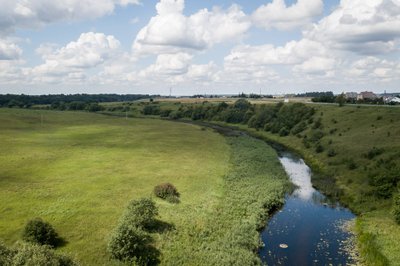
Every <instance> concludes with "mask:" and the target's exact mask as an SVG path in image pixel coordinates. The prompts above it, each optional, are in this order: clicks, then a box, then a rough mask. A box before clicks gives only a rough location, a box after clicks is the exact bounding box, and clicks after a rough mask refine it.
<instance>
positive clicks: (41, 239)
mask: <svg viewBox="0 0 400 266" xmlns="http://www.w3.org/2000/svg"><path fill="white" fill-rule="evenodd" d="M22 239H23V240H25V241H27V242H32V243H37V244H40V245H49V246H51V247H55V246H57V243H58V241H59V237H58V234H57V233H56V231H55V230H54V228H53V227H52V226H51V224H49V223H47V222H45V221H43V220H42V219H40V218H35V219H33V220H30V221H28V223H27V224H26V225H25V228H24V231H23V233H22Z"/></svg>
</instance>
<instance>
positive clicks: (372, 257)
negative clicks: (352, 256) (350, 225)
mask: <svg viewBox="0 0 400 266" xmlns="http://www.w3.org/2000/svg"><path fill="white" fill-rule="evenodd" d="M356 231H357V237H358V239H357V240H358V241H357V242H358V249H359V251H360V253H361V256H362V261H363V262H364V263H365V265H374V266H388V265H389V261H388V259H387V258H386V257H385V256H384V255H383V254H382V253H381V252H380V250H379V246H378V245H377V243H376V236H375V235H374V234H371V233H369V232H364V230H363V227H362V224H361V222H360V220H357V222H356Z"/></svg>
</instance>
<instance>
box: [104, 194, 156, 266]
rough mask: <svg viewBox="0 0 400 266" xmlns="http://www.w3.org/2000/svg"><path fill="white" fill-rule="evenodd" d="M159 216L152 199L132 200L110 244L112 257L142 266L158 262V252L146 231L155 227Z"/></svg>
mask: <svg viewBox="0 0 400 266" xmlns="http://www.w3.org/2000/svg"><path fill="white" fill-rule="evenodd" d="M157 215H158V209H157V207H156V206H155V203H154V201H152V200H151V199H146V198H143V199H139V200H132V201H131V202H130V203H129V204H128V207H127V209H126V211H125V213H124V215H123V216H122V219H121V220H120V222H119V224H118V226H117V227H116V228H115V230H114V231H113V233H112V234H111V237H110V240H109V242H108V251H109V252H110V254H111V257H112V258H114V259H117V260H121V261H127V262H131V263H132V262H135V263H137V264H140V265H148V264H151V263H154V262H156V261H157V260H158V259H157V257H158V252H157V250H156V249H154V248H153V247H152V245H151V243H152V242H153V240H152V238H151V237H150V235H149V234H148V233H147V232H146V230H149V228H152V227H153V226H154V224H155V217H156V216H157Z"/></svg>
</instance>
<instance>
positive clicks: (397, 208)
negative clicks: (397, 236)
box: [392, 192, 400, 224]
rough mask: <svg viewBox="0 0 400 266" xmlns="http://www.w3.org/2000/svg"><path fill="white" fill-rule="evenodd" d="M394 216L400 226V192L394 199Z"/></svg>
mask: <svg viewBox="0 0 400 266" xmlns="http://www.w3.org/2000/svg"><path fill="white" fill-rule="evenodd" d="M392 212H393V215H394V220H395V221H396V223H398V224H400V192H398V193H397V194H396V195H394V197H393V210H392Z"/></svg>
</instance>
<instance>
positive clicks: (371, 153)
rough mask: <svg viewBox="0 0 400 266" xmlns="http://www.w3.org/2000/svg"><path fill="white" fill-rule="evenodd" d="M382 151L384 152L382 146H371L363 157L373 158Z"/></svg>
mask: <svg viewBox="0 0 400 266" xmlns="http://www.w3.org/2000/svg"><path fill="white" fill-rule="evenodd" d="M383 152H384V149H382V148H377V147H372V149H370V150H369V151H368V153H367V154H365V157H366V158H367V159H370V160H372V159H374V158H375V157H376V156H379V155H381V154H382V153H383Z"/></svg>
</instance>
